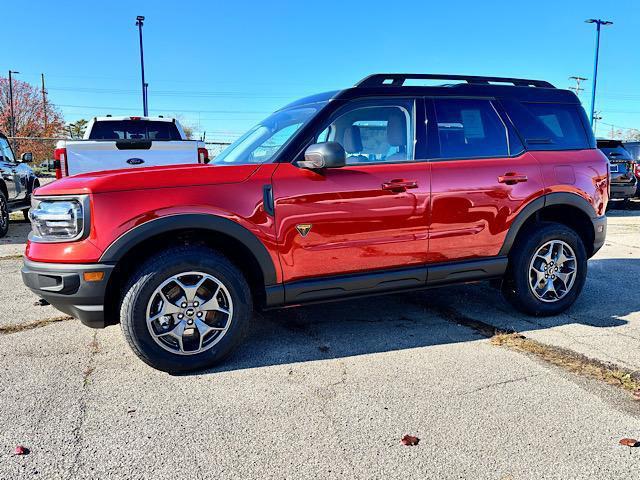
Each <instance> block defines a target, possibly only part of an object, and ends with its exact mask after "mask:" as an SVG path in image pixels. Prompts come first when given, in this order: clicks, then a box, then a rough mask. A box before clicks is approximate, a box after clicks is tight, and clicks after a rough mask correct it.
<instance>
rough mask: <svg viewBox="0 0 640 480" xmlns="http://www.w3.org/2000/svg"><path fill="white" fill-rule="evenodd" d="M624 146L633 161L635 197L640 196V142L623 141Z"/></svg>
mask: <svg viewBox="0 0 640 480" xmlns="http://www.w3.org/2000/svg"><path fill="white" fill-rule="evenodd" d="M624 148H626V149H627V150H628V151H629V153H630V154H631V157H632V158H633V160H634V162H635V174H636V181H637V182H638V183H637V185H636V197H638V198H640V142H625V143H624Z"/></svg>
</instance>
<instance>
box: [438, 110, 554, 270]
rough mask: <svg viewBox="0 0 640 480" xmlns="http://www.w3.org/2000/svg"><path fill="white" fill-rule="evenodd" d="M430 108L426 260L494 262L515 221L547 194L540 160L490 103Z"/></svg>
mask: <svg viewBox="0 0 640 480" xmlns="http://www.w3.org/2000/svg"><path fill="white" fill-rule="evenodd" d="M427 110H428V131H429V144H430V146H431V150H430V153H431V155H430V156H431V157H432V161H431V228H430V237H429V238H430V241H429V261H430V262H445V261H447V262H448V261H456V260H463V259H469V258H481V257H491V256H495V255H497V254H498V252H499V251H500V248H501V247H502V244H503V242H504V239H505V237H506V234H507V232H508V229H509V226H510V224H511V221H512V220H513V218H514V217H515V215H516V214H517V213H518V212H519V211H520V210H521V209H522V208H523V207H524V205H525V204H526V203H528V202H529V201H530V200H531V199H532V198H535V197H536V196H537V195H541V194H542V192H543V184H542V177H541V173H540V167H539V165H538V162H537V160H536V159H535V158H534V157H533V156H532V155H531V154H529V153H526V152H524V148H523V146H522V143H521V141H520V140H519V138H518V137H517V135H516V134H515V131H514V130H513V127H512V126H511V125H510V124H509V123H508V122H507V121H506V115H502V114H501V107H500V105H499V104H498V103H497V102H496V101H494V100H493V99H490V98H434V99H431V100H428V101H427Z"/></svg>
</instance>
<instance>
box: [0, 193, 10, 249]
mask: <svg viewBox="0 0 640 480" xmlns="http://www.w3.org/2000/svg"><path fill="white" fill-rule="evenodd" d="M8 231H9V204H8V203H7V197H5V196H4V193H2V192H0V238H2V237H4V236H5V235H6V234H7V232H8Z"/></svg>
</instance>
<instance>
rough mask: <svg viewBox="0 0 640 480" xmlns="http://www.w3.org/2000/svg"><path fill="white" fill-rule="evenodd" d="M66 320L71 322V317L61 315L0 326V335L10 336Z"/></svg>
mask: <svg viewBox="0 0 640 480" xmlns="http://www.w3.org/2000/svg"><path fill="white" fill-rule="evenodd" d="M67 320H73V317H70V316H69V315H62V316H59V317H51V318H43V319H41V320H36V321H35V322H28V323H20V324H17V325H4V326H0V335H10V334H12V333H19V332H24V331H27V330H33V329H34V328H41V327H46V326H47V325H51V324H52V323H59V322H66V321H67Z"/></svg>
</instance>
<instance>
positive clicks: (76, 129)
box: [67, 118, 89, 138]
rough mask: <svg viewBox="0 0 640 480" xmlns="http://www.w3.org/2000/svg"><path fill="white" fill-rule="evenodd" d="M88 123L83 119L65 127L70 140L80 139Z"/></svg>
mask: <svg viewBox="0 0 640 480" xmlns="http://www.w3.org/2000/svg"><path fill="white" fill-rule="evenodd" d="M88 123H89V122H88V121H87V120H85V119H84V118H81V119H80V120H77V121H76V122H74V123H70V124H68V125H67V133H68V134H69V136H70V137H71V138H82V137H83V136H84V132H85V130H86V129H87V124H88Z"/></svg>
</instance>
